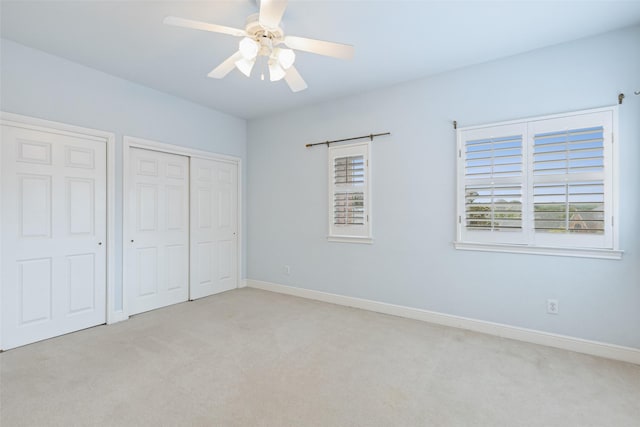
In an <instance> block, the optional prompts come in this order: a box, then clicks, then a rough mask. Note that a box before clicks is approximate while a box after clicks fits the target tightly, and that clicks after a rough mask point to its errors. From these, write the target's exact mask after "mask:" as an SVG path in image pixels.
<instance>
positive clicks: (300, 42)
mask: <svg viewBox="0 0 640 427" xmlns="http://www.w3.org/2000/svg"><path fill="white" fill-rule="evenodd" d="M284 44H286V45H287V46H288V47H290V48H291V49H295V50H302V51H305V52H311V53H316V54H318V55H324V56H332V57H334V58H340V59H352V58H353V54H354V49H353V46H351V45H348V44H341V43H333V42H327V41H324V40H315V39H307V38H305V37H296V36H286V37H285V38H284Z"/></svg>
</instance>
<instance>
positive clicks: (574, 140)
mask: <svg viewBox="0 0 640 427" xmlns="http://www.w3.org/2000/svg"><path fill="white" fill-rule="evenodd" d="M533 180H534V183H533V207H534V223H535V230H536V231H539V232H547V233H582V234H603V233H604V225H605V218H604V197H605V194H604V193H605V191H604V135H603V127H602V126H600V127H592V128H583V129H574V130H563V131H558V132H549V133H541V134H536V135H534V147H533Z"/></svg>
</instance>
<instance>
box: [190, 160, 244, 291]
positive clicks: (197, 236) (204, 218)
mask: <svg viewBox="0 0 640 427" xmlns="http://www.w3.org/2000/svg"><path fill="white" fill-rule="evenodd" d="M237 218H238V165H237V163H235V162H225V161H219V160H209V159H200V158H195V157H193V158H191V236H192V238H191V288H190V298H191V299H196V298H201V297H205V296H207V295H212V294H215V293H218V292H223V291H227V290H229V289H234V288H237V287H238V220H237Z"/></svg>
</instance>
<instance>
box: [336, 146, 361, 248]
mask: <svg viewBox="0 0 640 427" xmlns="http://www.w3.org/2000/svg"><path fill="white" fill-rule="evenodd" d="M369 147H370V143H360V144H350V145H343V146H333V147H330V148H329V237H330V238H332V237H333V238H345V239H362V238H370V219H369V216H370V212H369V206H370V197H369Z"/></svg>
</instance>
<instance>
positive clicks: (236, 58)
mask: <svg viewBox="0 0 640 427" xmlns="http://www.w3.org/2000/svg"><path fill="white" fill-rule="evenodd" d="M258 1H259V5H260V13H256V14H253V15H250V16H249V17H248V18H247V23H246V26H245V29H244V30H241V29H237V28H232V27H225V26H223V25H216V24H209V23H207V22H201V21H194V20H191V19H184V18H178V17H175V16H168V17H166V18H164V20H163V23H165V24H167V25H174V26H177V27H185V28H192V29H196V30H203V31H211V32H214V33H222V34H228V35H232V36H235V37H242V39H241V40H240V44H239V47H238V51H237V52H236V53H234V54H233V55H231V56H230V57H229V58H227V59H226V60H225V61H224V62H223V63H222V64H220V65H218V66H217V67H216V68H215V69H213V71H211V72H210V73H209V74H208V76H209V77H213V78H215V79H221V78H223V77H225V76H226V75H227V74H229V73H230V72H231V70H233V68H234V67H236V68H238V70H240V71H241V72H242V73H243V74H244V75H246V76H247V77H249V76H250V75H251V70H252V69H253V66H254V65H255V63H256V60H257V59H258V58H264V60H265V61H266V64H267V66H268V67H269V80H271V81H272V82H274V81H278V80H281V79H283V78H284V80H285V81H286V82H287V84H288V85H289V88H290V89H291V90H292V91H293V92H299V91H301V90H304V89H306V88H307V84H306V83H305V81H304V80H303V79H302V76H301V75H300V73H298V70H296V67H294V66H293V63H294V62H295V59H296V54H295V52H294V51H293V50H292V49H295V50H301V51H305V52H310V53H315V54H318V55H324V56H331V57H334V58H340V59H351V58H353V53H354V49H353V46H350V45H346V44H341V43H333V42H328V41H323V40H315V39H308V38H304V37H296V36H285V35H284V32H283V31H282V28H281V27H280V21H281V19H282V15H283V14H284V11H285V9H286V7H287V1H286V0H258ZM283 45H284V46H286V47H287V48H289V49H287V48H285V47H282V46H283ZM262 79H264V74H262Z"/></svg>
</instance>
